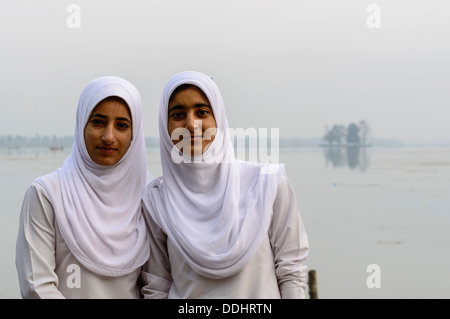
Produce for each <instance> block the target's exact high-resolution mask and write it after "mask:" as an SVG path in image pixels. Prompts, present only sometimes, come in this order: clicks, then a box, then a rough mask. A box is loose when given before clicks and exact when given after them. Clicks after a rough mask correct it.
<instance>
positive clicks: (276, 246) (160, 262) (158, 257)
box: [141, 176, 309, 299]
mask: <svg viewBox="0 0 450 319" xmlns="http://www.w3.org/2000/svg"><path fill="white" fill-rule="evenodd" d="M159 180H160V179H157V180H155V182H154V183H152V185H153V186H156V185H157V184H158V183H159ZM149 187H151V185H150V186H149ZM144 210H145V206H144ZM146 215H147V216H150V215H149V214H146ZM148 222H149V228H150V233H151V236H150V247H151V254H150V259H149V261H148V263H146V264H145V265H144V271H143V272H142V279H143V281H144V283H145V286H144V287H143V288H142V290H141V291H142V294H143V295H144V298H175V299H179V298H186V299H202V298H204V299H220V298H224V299H225V298H229V299H233V298H234V299H278V298H284V299H289V298H294V299H295V298H299V299H302V298H305V289H306V280H307V267H306V265H304V261H305V259H306V257H307V255H308V251H309V246H308V239H307V236H306V232H305V229H304V226H303V222H302V219H301V216H300V214H299V211H298V209H297V202H296V199H295V195H294V192H293V189H292V187H291V185H290V183H289V180H288V179H287V178H286V177H285V176H284V177H283V178H281V180H280V182H279V184H278V191H277V196H276V199H275V202H274V204H273V214H272V218H271V221H270V226H269V231H268V232H267V235H266V236H265V238H264V240H263V243H262V245H261V247H260V248H259V249H258V251H257V252H256V253H255V254H254V255H253V257H252V258H251V259H250V261H249V262H248V263H247V264H246V265H245V266H244V267H243V268H242V269H241V270H240V271H239V272H238V273H236V274H235V275H233V276H230V277H227V278H222V279H211V278H208V277H205V276H201V275H199V274H198V273H197V272H195V271H194V270H193V269H192V268H191V267H190V266H189V264H188V263H186V261H185V260H184V258H183V256H182V255H181V254H180V253H179V251H178V249H177V248H176V247H175V246H174V243H173V242H172V241H171V240H170V238H168V237H167V236H166V234H165V233H164V232H163V231H162V230H161V228H160V227H159V226H158V225H157V224H156V223H155V222H154V221H153V220H152V219H151V218H149V220H148Z"/></svg>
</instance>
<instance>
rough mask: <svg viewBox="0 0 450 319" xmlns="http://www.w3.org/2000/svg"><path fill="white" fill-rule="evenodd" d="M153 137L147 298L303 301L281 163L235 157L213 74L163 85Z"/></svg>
mask: <svg viewBox="0 0 450 319" xmlns="http://www.w3.org/2000/svg"><path fill="white" fill-rule="evenodd" d="M159 134H160V152H161V164H162V172H163V174H162V177H159V178H157V179H155V180H154V181H153V182H152V183H151V184H150V185H149V186H148V187H147V189H146V192H145V193H144V197H143V202H144V212H145V213H146V217H147V220H148V226H149V229H150V232H149V233H150V245H151V249H150V250H151V253H150V259H149V261H148V263H147V264H146V265H144V271H143V273H142V279H143V281H144V282H145V286H144V287H143V288H142V294H143V295H144V298H175V299H180V298H186V299H200V298H209V299H218V298H268V299H277V298H305V287H306V275H307V267H306V266H305V265H304V261H305V259H306V257H307V255H308V252H309V246H308V239H307V236H306V233H305V229H304V226H303V223H302V220H301V217H300V214H299V211H298V209H297V204H296V199H295V195H294V192H293V189H292V187H291V185H290V183H289V181H288V178H287V176H286V172H285V168H284V165H276V164H262V163H255V162H247V161H241V160H237V159H236V158H235V155H234V151H233V145H232V143H231V140H230V136H229V130H228V123H227V118H226V115H225V107H224V103H223V100H222V97H221V94H220V91H219V89H218V87H217V86H216V84H215V82H214V81H213V80H212V78H210V77H208V76H206V75H204V74H202V73H199V72H193V71H187V72H181V73H179V74H176V75H175V76H174V77H173V78H171V79H170V80H169V81H168V82H167V84H166V86H165V87H164V90H163V93H162V97H161V100H160V111H159ZM181 136H183V139H180V137H181Z"/></svg>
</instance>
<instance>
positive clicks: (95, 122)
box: [91, 119, 104, 125]
mask: <svg viewBox="0 0 450 319" xmlns="http://www.w3.org/2000/svg"><path fill="white" fill-rule="evenodd" d="M91 123H92V124H94V125H103V124H104V122H103V121H102V120H99V119H92V120H91Z"/></svg>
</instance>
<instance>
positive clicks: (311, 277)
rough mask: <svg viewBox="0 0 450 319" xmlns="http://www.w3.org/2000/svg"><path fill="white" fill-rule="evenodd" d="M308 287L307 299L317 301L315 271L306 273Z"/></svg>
mask: <svg viewBox="0 0 450 319" xmlns="http://www.w3.org/2000/svg"><path fill="white" fill-rule="evenodd" d="M308 286H309V299H319V297H318V296H317V281H316V271H315V270H310V271H309V272H308Z"/></svg>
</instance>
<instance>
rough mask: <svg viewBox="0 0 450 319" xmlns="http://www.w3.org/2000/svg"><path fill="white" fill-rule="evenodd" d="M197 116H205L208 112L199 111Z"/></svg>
mask: <svg viewBox="0 0 450 319" xmlns="http://www.w3.org/2000/svg"><path fill="white" fill-rule="evenodd" d="M197 114H198V115H199V116H206V115H208V114H209V112H208V111H207V110H199V111H198V112H197Z"/></svg>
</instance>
